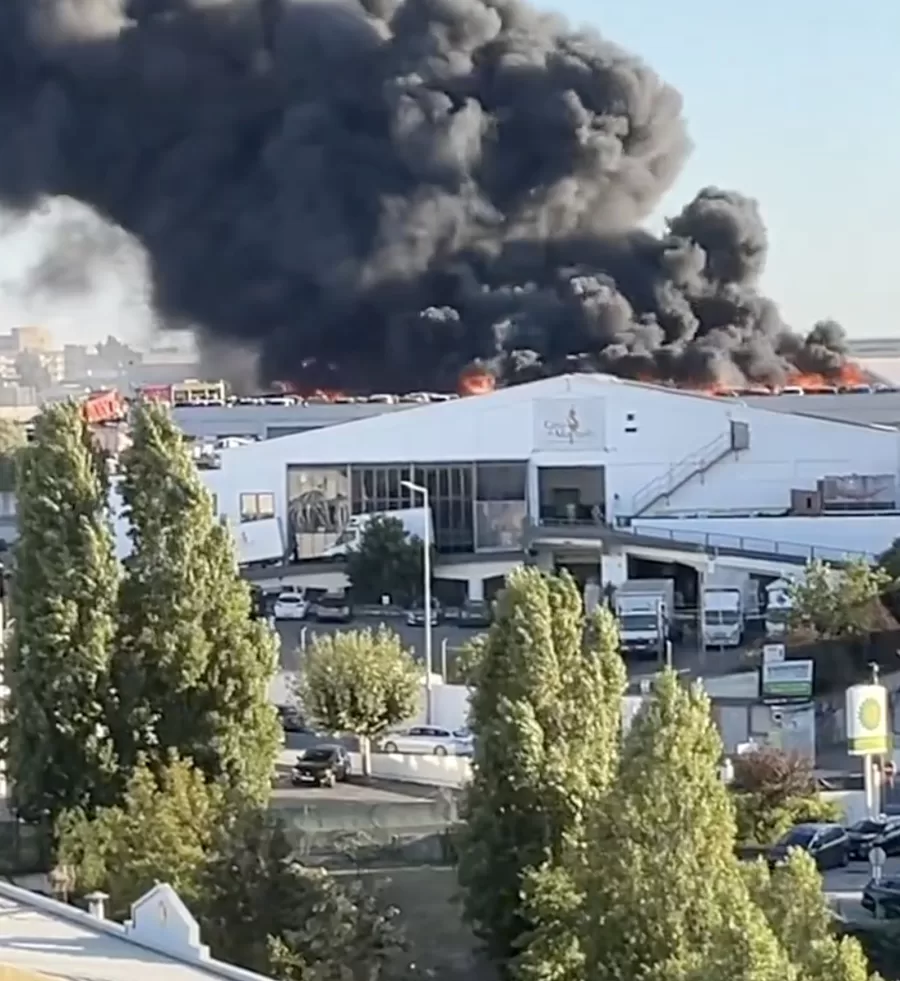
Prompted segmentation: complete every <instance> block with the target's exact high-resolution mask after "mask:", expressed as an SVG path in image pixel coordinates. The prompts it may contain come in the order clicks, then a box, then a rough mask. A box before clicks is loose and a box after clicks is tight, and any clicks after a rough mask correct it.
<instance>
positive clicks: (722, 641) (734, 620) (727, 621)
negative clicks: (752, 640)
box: [703, 586, 746, 647]
mask: <svg viewBox="0 0 900 981" xmlns="http://www.w3.org/2000/svg"><path fill="white" fill-rule="evenodd" d="M745 616H746V611H745V608H744V590H743V589H742V588H741V587H740V586H707V587H706V588H705V589H704V590H703V643H704V644H705V645H706V646H707V647H740V646H741V644H742V643H743V640H744V618H745Z"/></svg>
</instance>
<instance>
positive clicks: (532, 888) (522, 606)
mask: <svg viewBox="0 0 900 981" xmlns="http://www.w3.org/2000/svg"><path fill="white" fill-rule="evenodd" d="M586 626H588V625H586V623H585V618H584V611H583V607H582V601H581V596H580V594H579V592H578V589H577V587H576V585H575V583H574V582H573V580H572V579H571V578H570V577H569V576H568V575H564V576H561V577H556V576H545V575H543V574H542V573H540V572H539V571H538V570H536V569H526V568H523V569H519V570H516V571H515V572H513V573H512V574H511V575H510V577H509V579H508V580H507V585H506V588H505V589H504V590H503V592H502V593H501V595H500V596H499V598H498V600H497V604H496V615H495V620H494V623H493V625H492V626H491V629H490V631H489V632H488V635H487V638H486V640H485V642H484V644H483V645H482V646H481V648H480V650H479V653H478V656H477V658H476V660H475V663H474V665H473V668H472V676H471V679H470V681H471V683H472V686H473V693H472V700H471V716H470V725H471V728H472V731H473V733H474V736H475V756H474V761H473V778H472V781H471V783H470V785H469V787H468V788H467V799H466V802H465V809H464V816H465V826H464V829H463V832H462V835H461V841H460V862H459V878H460V883H461V885H462V887H463V891H464V903H465V911H466V914H467V917H468V919H469V920H470V921H471V922H472V924H473V926H474V928H475V930H476V932H477V933H478V935H479V937H480V938H481V939H482V941H483V942H484V944H485V947H486V949H487V952H488V954H489V955H490V956H491V958H492V960H493V961H494V962H495V963H496V964H497V965H498V966H500V967H501V968H505V969H509V968H511V967H512V965H513V962H514V960H515V959H516V957H517V956H519V955H520V953H521V951H522V949H523V947H527V946H528V945H529V944H532V945H534V946H535V947H536V948H537V949H539V950H540V952H541V953H540V955H539V956H540V957H544V958H552V957H559V956H567V957H569V958H570V960H571V961H572V963H573V964H577V962H578V960H579V955H578V951H577V949H572V932H571V931H570V930H566V929H565V926H566V923H567V921H569V920H570V919H571V918H572V916H573V915H574V909H573V907H575V906H577V904H578V892H577V885H576V884H575V883H574V882H573V878H572V876H573V870H575V869H576V868H577V856H578V855H579V854H580V853H581V852H582V850H583V846H584V836H585V832H586V825H587V820H588V817H589V816H590V814H591V812H592V810H593V808H594V807H595V806H596V805H597V803H598V801H599V800H600V799H601V798H602V796H603V794H604V793H605V791H606V789H607V787H608V785H609V782H610V780H611V778H612V776H613V774H614V772H615V763H616V757H617V751H618V742H619V732H620V723H621V698H622V694H623V692H624V689H625V670H624V666H623V665H622V661H621V659H620V658H619V655H618V650H617V635H616V632H615V629H614V624H612V622H611V621H610V620H609V615H608V614H607V613H603V614H600V616H599V618H598V619H597V620H596V622H595V624H594V625H593V627H594V629H591V630H588V631H586Z"/></svg>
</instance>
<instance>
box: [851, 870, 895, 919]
mask: <svg viewBox="0 0 900 981" xmlns="http://www.w3.org/2000/svg"><path fill="white" fill-rule="evenodd" d="M860 905H861V906H862V908H863V909H864V910H867V911H868V912H869V913H871V914H872V916H874V917H875V918H876V919H885V920H894V919H897V917H898V916H900V879H881V880H880V881H878V882H876V881H875V879H869V881H868V882H867V883H866V885H865V888H864V889H863V893H862V899H861V900H860Z"/></svg>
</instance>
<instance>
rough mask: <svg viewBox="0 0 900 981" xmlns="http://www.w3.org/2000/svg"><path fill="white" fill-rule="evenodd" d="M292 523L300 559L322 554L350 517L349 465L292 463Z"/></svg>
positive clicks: (291, 530)
mask: <svg viewBox="0 0 900 981" xmlns="http://www.w3.org/2000/svg"><path fill="white" fill-rule="evenodd" d="M287 477H288V493H287V499H288V525H289V528H290V533H291V537H292V540H293V543H294V552H295V555H296V557H297V558H298V559H311V558H315V557H316V556H318V555H322V554H323V553H324V552H325V550H326V549H328V548H330V547H331V546H332V545H334V543H335V542H336V541H337V538H338V535H340V533H341V532H342V531H343V529H344V527H345V526H346V524H347V522H348V520H349V519H350V513H351V511H350V479H349V475H348V468H347V467H303V466H289V467H288V475H287Z"/></svg>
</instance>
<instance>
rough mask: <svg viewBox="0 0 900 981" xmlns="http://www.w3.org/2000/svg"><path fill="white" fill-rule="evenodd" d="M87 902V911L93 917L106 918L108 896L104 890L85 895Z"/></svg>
mask: <svg viewBox="0 0 900 981" xmlns="http://www.w3.org/2000/svg"><path fill="white" fill-rule="evenodd" d="M85 899H86V900H87V904H88V912H89V913H90V914H91V916H93V917H94V919H97V920H105V919H106V900H107V899H109V896H108V895H107V894H106V893H105V892H92V893H90V894H89V895H87V896H85Z"/></svg>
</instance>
